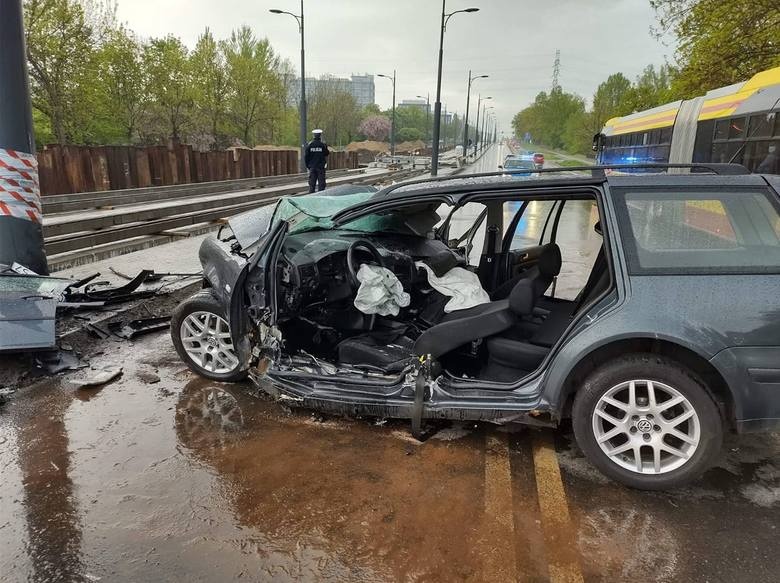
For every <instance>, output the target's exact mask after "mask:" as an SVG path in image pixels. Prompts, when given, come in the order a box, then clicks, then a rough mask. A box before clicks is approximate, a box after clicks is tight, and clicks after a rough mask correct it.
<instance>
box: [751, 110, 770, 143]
mask: <svg viewBox="0 0 780 583" xmlns="http://www.w3.org/2000/svg"><path fill="white" fill-rule="evenodd" d="M774 121H775V114H774V113H766V114H765V113H762V114H759V115H752V116H750V125H749V126H748V133H747V135H748V137H749V138H765V137H766V138H768V137H769V136H771V135H772V126H773V125H774V123H773V122H774Z"/></svg>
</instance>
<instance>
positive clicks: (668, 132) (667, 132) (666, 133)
mask: <svg viewBox="0 0 780 583" xmlns="http://www.w3.org/2000/svg"><path fill="white" fill-rule="evenodd" d="M671 142H672V126H669V127H668V128H661V136H660V138H659V139H658V143H659V144H670V143H671Z"/></svg>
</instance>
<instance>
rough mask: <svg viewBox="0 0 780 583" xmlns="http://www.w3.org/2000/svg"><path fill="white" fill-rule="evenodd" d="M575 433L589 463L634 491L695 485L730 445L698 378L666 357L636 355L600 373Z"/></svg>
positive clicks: (582, 397) (588, 388)
mask: <svg viewBox="0 0 780 583" xmlns="http://www.w3.org/2000/svg"><path fill="white" fill-rule="evenodd" d="M572 417H573V425H574V433H575V436H576V438H577V443H578V444H579V446H580V448H581V449H582V451H583V452H584V453H585V455H586V456H587V457H588V459H589V460H590V461H591V462H592V463H593V464H594V465H595V466H596V467H598V468H599V469H600V470H601V471H602V472H603V473H604V474H606V475H607V476H609V477H610V478H612V479H614V480H617V481H619V482H622V483H623V484H626V485H628V486H631V487H633V488H641V489H646V490H662V489H666V488H674V487H678V486H682V485H684V484H687V483H689V482H690V481H692V480H693V479H695V478H696V477H698V476H699V475H700V474H701V473H703V472H704V471H705V470H706V469H708V468H709V467H710V466H711V465H712V463H713V462H714V459H715V457H716V456H717V455H718V452H719V451H720V447H721V443H722V440H723V423H722V420H721V415H720V412H719V410H718V407H717V405H716V404H715V402H714V401H713V399H712V397H711V396H710V394H709V393H708V392H707V390H706V389H705V388H704V386H703V383H702V381H701V380H699V379H698V377H697V376H696V375H695V374H694V373H693V372H692V371H690V370H688V369H687V368H685V367H683V366H682V365H680V364H678V363H677V362H675V361H673V360H671V359H668V358H666V357H662V356H657V355H652V354H634V355H628V356H624V357H621V358H618V359H616V360H614V361H611V362H608V363H606V364H604V365H602V366H601V367H599V368H598V369H596V370H595V371H594V372H593V373H592V374H591V375H590V376H589V377H588V378H587V380H586V381H585V383H584V385H583V387H582V388H581V389H580V390H579V391H578V392H577V394H576V395H575V399H574V408H573V411H572Z"/></svg>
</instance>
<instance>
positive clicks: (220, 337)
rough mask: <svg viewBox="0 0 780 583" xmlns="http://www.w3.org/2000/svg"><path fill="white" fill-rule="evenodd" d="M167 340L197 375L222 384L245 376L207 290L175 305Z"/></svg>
mask: <svg viewBox="0 0 780 583" xmlns="http://www.w3.org/2000/svg"><path fill="white" fill-rule="evenodd" d="M171 339H172V340H173V345H174V346H175V347H176V352H178V354H179V356H180V357H181V359H182V360H183V361H184V362H185V363H186V364H187V366H189V367H190V368H191V369H192V370H193V371H195V372H196V373H197V374H199V375H200V376H203V377H206V378H208V379H213V380H215V381H226V382H229V381H239V380H241V379H243V378H245V377H246V372H245V371H242V370H241V369H240V367H239V360H238V356H237V354H236V351H235V349H234V348H233V342H232V340H231V337H230V326H229V325H228V322H227V318H226V317H225V314H224V310H223V309H222V306H221V304H220V303H219V302H218V301H217V299H216V298H215V297H214V295H213V294H212V293H211V292H210V291H208V290H203V291H201V292H199V293H197V294H195V295H194V296H192V297H191V298H188V299H186V300H184V301H183V302H182V303H181V304H179V305H178V307H177V308H176V310H174V312H173V317H172V318H171Z"/></svg>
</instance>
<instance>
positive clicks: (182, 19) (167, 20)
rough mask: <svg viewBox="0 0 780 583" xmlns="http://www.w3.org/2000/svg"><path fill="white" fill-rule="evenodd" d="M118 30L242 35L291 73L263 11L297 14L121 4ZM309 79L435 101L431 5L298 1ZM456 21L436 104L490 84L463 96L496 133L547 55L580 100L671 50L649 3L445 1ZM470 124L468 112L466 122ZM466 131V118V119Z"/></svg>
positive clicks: (264, 3) (186, 37) (284, 0)
mask: <svg viewBox="0 0 780 583" xmlns="http://www.w3.org/2000/svg"><path fill="white" fill-rule="evenodd" d="M118 2H119V10H118V16H119V19H120V20H121V21H123V22H126V23H127V24H128V25H129V26H130V28H131V29H133V30H134V31H135V32H136V33H138V34H140V35H141V36H142V37H149V36H162V35H166V34H169V33H171V34H174V35H176V36H178V37H180V38H181V39H182V40H183V41H184V42H185V43H186V44H187V45H188V46H190V47H192V46H194V44H195V41H196V39H197V37H198V35H199V34H200V33H201V32H202V31H203V29H204V27H206V26H209V27H210V28H211V30H212V31H213V33H214V34H215V36H217V37H218V38H224V37H226V36H228V35H229V34H230V30H231V29H233V28H235V27H237V26H239V25H241V24H248V25H249V26H251V27H252V28H253V29H254V30H255V33H256V34H257V35H258V36H260V37H267V38H268V39H269V40H270V42H271V45H272V46H273V48H274V49H275V50H276V51H277V52H278V53H279V54H280V55H281V56H282V57H284V58H287V59H289V60H290V61H291V62H292V63H293V64H294V66H295V67H296V70H297V69H298V67H299V66H300V36H299V35H298V30H297V25H296V23H295V21H294V20H293V19H292V17H290V16H286V15H274V14H270V13H269V12H268V9H269V8H279V9H282V10H288V11H290V12H298V11H299V10H300V2H298V1H297V0H118ZM304 4H305V5H304V8H305V16H306V69H307V71H306V73H307V76H312V75H314V76H320V75H323V74H333V75H349V74H350V73H356V74H357V73H374V74H376V73H385V74H389V75H392V72H393V68H395V69H397V94H398V95H397V97H398V101H400V100H401V99H409V98H415V97H416V96H417V95H426V94H427V93H430V94H431V102H432V103H433V101H434V95H435V92H436V66H437V58H438V43H439V26H440V18H441V1H440V0H305V1H304ZM470 6H475V7H478V8H479V9H480V11H479V12H477V13H473V14H457V15H455V16H454V17H453V18H452V19H451V20H450V22H449V24H448V26H447V32H446V35H445V39H444V73H443V81H442V103H443V104H445V105H446V106H447V109H448V110H449V111H458V112H459V113H462V112H463V111H464V110H465V105H466V84H467V76H468V70H469V69H472V70H473V72H474V74H475V75H476V74H485V75H490V78H489V79H480V80H479V81H475V82H474V85H473V88H472V94H473V95H474V96H476V94H477V93H481V94H482V95H483V96H484V95H490V96H492V97H493V101H492V102H491V103H492V104H493V105H494V106H495V108H496V111H495V113H497V115H498V119H499V123H500V125H501V126H503V128H504V129H507V128H509V124H510V122H511V119H512V117H513V115H514V114H515V113H516V112H517V111H519V110H520V109H522V108H523V107H525V106H527V105H528V104H529V103H530V102H531V101H533V98H534V97H535V96H536V94H537V93H538V92H539V91H544V90H549V88H550V85H551V82H552V70H553V62H554V60H555V51H556V49H560V51H561V68H560V83H561V85H562V86H563V88H564V89H565V90H566V91H572V92H575V93H578V94H580V95H582V96H583V97H585V98H587V99H589V98H590V96H591V95H592V94H593V91H594V90H595V88H596V86H597V85H598V84H599V83H600V82H601V81H603V80H604V79H605V78H606V77H607V76H608V75H609V74H611V73H614V72H617V71H621V72H623V73H624V74H625V75H627V76H628V77H629V78H630V79H633V78H634V77H635V76H636V75H638V74H639V73H640V72H641V70H642V69H643V68H644V67H645V65H647V64H650V63H652V64H655V65H660V64H662V63H663V62H664V60H665V59H666V60H671V58H672V57H673V49H672V47H670V46H665V45H664V44H662V43H661V42H659V41H658V40H656V39H655V38H653V37H652V36H651V34H650V26H651V25H653V24H654V22H655V20H654V15H653V11H652V10H651V9H650V7H649V0H548V1H545V0H535V1H531V0H447V12H453V11H455V10H460V9H463V8H467V7H470ZM376 99H377V103H378V104H379V105H380V106H382V107H389V106H390V103H391V84H390V82H389V81H387V80H385V79H376ZM474 113H475V106H474V102H473V101H472V112H471V115H472V116H473V115H474ZM472 120H473V117H472Z"/></svg>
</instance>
